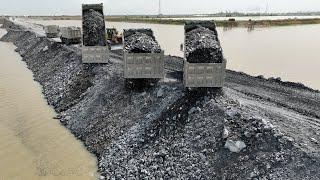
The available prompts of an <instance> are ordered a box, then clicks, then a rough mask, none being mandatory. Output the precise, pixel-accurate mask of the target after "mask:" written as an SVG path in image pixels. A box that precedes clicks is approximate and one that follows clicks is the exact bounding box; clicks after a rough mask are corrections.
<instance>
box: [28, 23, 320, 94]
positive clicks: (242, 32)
mask: <svg viewBox="0 0 320 180" xmlns="http://www.w3.org/2000/svg"><path fill="white" fill-rule="evenodd" d="M27 21H28V22H32V23H38V24H43V25H49V24H57V25H60V26H71V25H74V26H79V27H81V21H76V20H46V21H45V20H30V19H28V20H27ZM106 25H107V27H115V28H117V29H118V30H122V29H127V28H152V29H153V30H154V33H155V36H156V38H157V39H158V41H159V43H160V45H161V47H162V48H163V49H164V50H165V53H166V54H171V55H175V56H180V57H183V52H181V51H180V44H181V43H183V41H184V33H183V26H181V25H164V24H143V23H125V22H107V24H106ZM218 32H219V37H220V40H221V43H222V48H223V50H224V55H225V57H226V58H227V60H228V63H227V66H228V68H229V69H232V70H235V71H242V72H245V73H248V74H250V75H254V76H256V75H263V76H265V77H267V78H268V77H281V79H282V80H285V81H292V82H300V83H303V84H305V85H307V86H309V87H311V88H314V89H318V90H320V80H319V77H320V72H319V69H320V53H319V48H320V36H318V35H317V34H319V32H320V24H316V25H298V26H285V27H266V28H255V29H254V30H253V31H248V30H247V29H246V28H233V29H229V30H225V29H223V28H218Z"/></svg>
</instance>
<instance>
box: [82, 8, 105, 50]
mask: <svg viewBox="0 0 320 180" xmlns="http://www.w3.org/2000/svg"><path fill="white" fill-rule="evenodd" d="M105 34H106V33H105V24H104V17H103V15H102V14H101V13H99V12H97V11H95V10H93V9H90V10H88V11H86V12H84V14H83V44H84V45H85V46H105V45H106V40H105V37H106V35H105Z"/></svg>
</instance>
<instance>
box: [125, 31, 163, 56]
mask: <svg viewBox="0 0 320 180" xmlns="http://www.w3.org/2000/svg"><path fill="white" fill-rule="evenodd" d="M124 50H125V51H127V52H129V53H160V52H161V48H160V45H159V44H158V42H157V41H156V40H155V39H154V38H153V37H151V36H148V35H147V34H145V33H140V32H135V33H134V34H132V35H131V36H129V37H127V38H126V40H125V43H124Z"/></svg>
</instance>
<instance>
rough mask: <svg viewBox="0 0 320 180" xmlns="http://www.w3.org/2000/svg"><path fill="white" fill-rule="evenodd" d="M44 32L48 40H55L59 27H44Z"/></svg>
mask: <svg viewBox="0 0 320 180" xmlns="http://www.w3.org/2000/svg"><path fill="white" fill-rule="evenodd" d="M44 32H45V33H46V36H47V37H48V38H56V37H58V34H59V26H57V25H48V26H45V27H44Z"/></svg>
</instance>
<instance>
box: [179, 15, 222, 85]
mask: <svg viewBox="0 0 320 180" xmlns="http://www.w3.org/2000/svg"><path fill="white" fill-rule="evenodd" d="M200 26H201V27H206V28H208V29H210V30H212V31H213V33H215V35H216V37H218V33H217V30H216V25H215V23H213V22H210V21H188V22H186V24H185V27H184V30H185V35H186V33H188V32H190V31H192V30H194V29H196V28H198V27H200ZM185 42H186V37H185ZM185 44H186V43H185ZM184 48H185V46H184ZM184 52H185V60H184V68H183V69H184V75H183V79H184V80H183V82H184V86H185V87H188V88H201V87H223V86H224V82H225V76H226V64H227V60H225V59H223V60H222V63H189V62H188V61H187V57H186V51H184Z"/></svg>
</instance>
